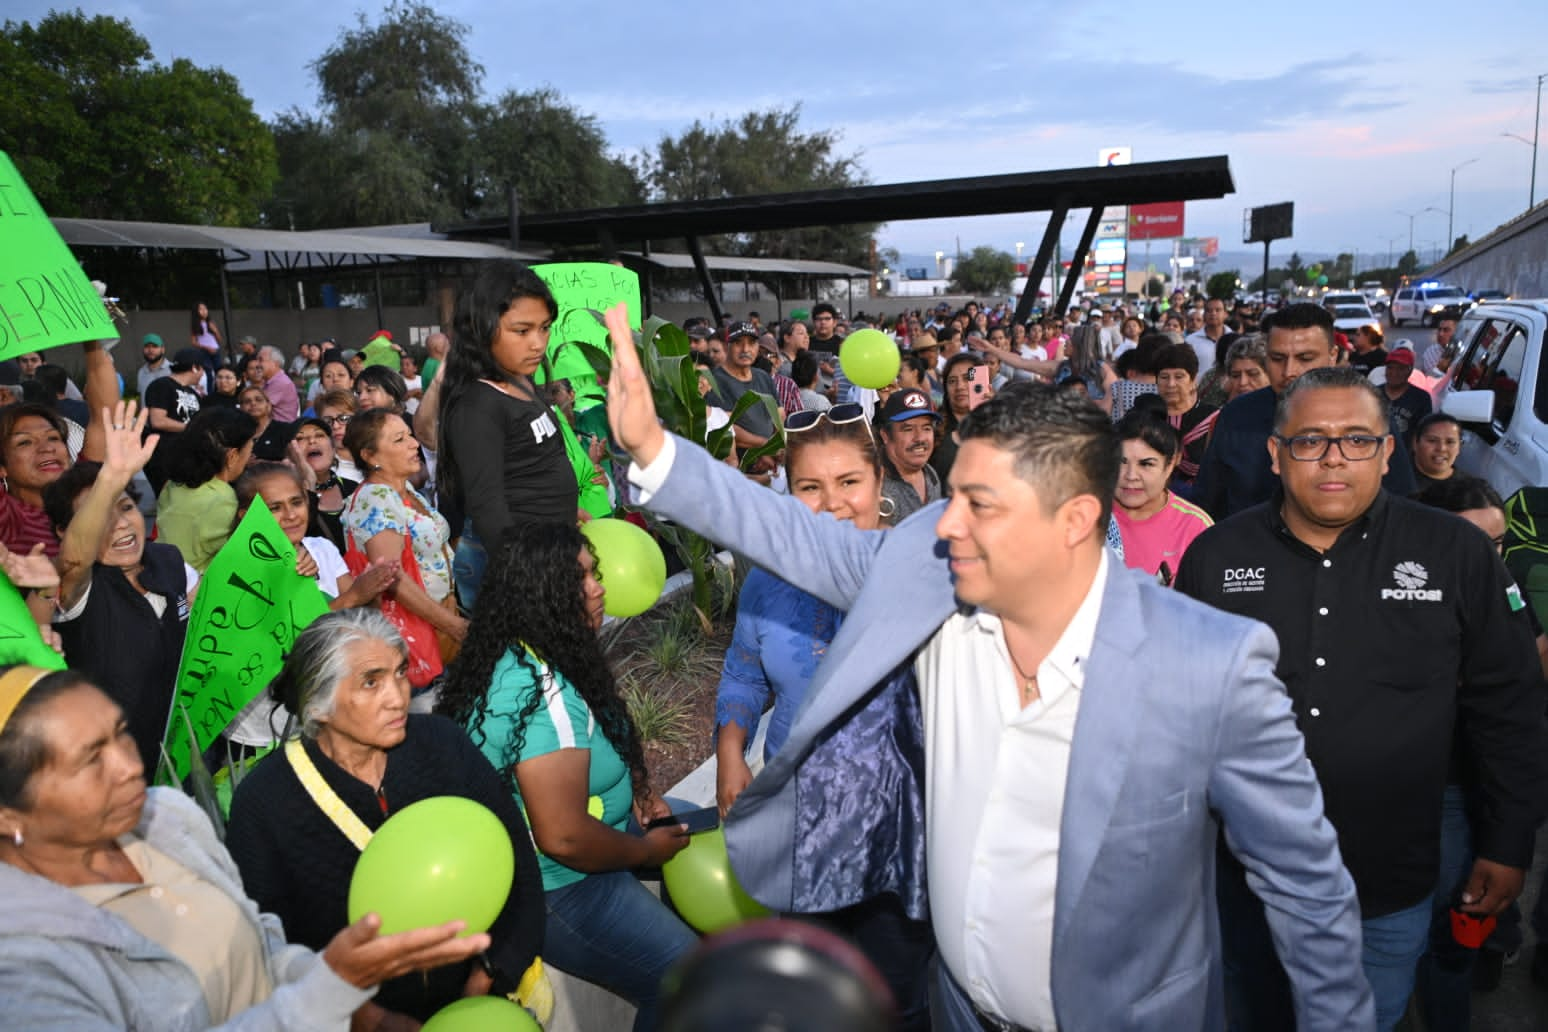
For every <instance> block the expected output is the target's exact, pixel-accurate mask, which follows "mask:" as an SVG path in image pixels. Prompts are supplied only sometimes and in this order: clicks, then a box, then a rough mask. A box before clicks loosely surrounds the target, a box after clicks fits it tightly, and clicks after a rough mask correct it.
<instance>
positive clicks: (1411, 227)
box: [1398, 205, 1445, 251]
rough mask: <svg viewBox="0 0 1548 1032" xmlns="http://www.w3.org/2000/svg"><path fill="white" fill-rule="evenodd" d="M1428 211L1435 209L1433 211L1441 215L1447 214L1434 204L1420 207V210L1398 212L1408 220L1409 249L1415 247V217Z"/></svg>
mask: <svg viewBox="0 0 1548 1032" xmlns="http://www.w3.org/2000/svg"><path fill="white" fill-rule="evenodd" d="M1427 211H1433V212H1435V213H1437V214H1440V215H1444V214H1445V212H1443V211H1441V209H1439V208H1436V207H1434V206H1433V205H1432V206H1431V207H1428V208H1420V209H1419V210H1418V211H1400V212H1398V214H1399V215H1401V216H1403V217H1404V218H1405V219H1407V220H1408V249H1409V250H1410V251H1412V250H1413V249H1414V219H1417V218H1418V217H1419V216H1421V215H1423V214H1424V213H1425V212H1427Z"/></svg>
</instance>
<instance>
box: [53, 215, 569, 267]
mask: <svg viewBox="0 0 1548 1032" xmlns="http://www.w3.org/2000/svg"><path fill="white" fill-rule="evenodd" d="M51 221H52V222H53V223H54V228H55V229H57V230H59V235H60V236H62V237H64V239H65V243H67V244H70V245H71V246H79V247H155V248H166V249H169V250H187V251H220V252H221V253H222V256H223V257H224V256H225V255H226V253H228V252H229V253H230V254H231V255H233V256H235V258H237V259H247V258H251V257H253V256H255V255H259V254H265V253H267V254H269V255H273V256H284V258H283V260H284V262H285V264H286V267H287V268H288V267H291V265H292V264H295V263H299V262H300V261H301V260H303V259H304V258H305V257H307V256H316V257H317V258H318V260H319V261H318V264H321V265H327V266H330V267H331V266H335V265H339V264H342V263H343V262H341V259H358V258H379V259H382V258H384V259H387V260H390V261H406V260H409V259H413V258H451V259H468V258H521V259H527V260H531V261H538V260H540V259H539V258H538V256H536V255H530V254H521V253H518V252H515V251H512V250H511V249H510V248H508V247H503V246H500V245H498V244H487V243H480V242H475V241H468V240H442V239H435V238H431V237H407V236H393V235H388V234H385V233H370V232H362V231H360V230H345V229H323V230H313V231H310V232H304V233H298V232H292V231H288V230H282V229H239V228H236V227H232V226H186V225H178V224H176V223H171V222H115V221H110V220H107V219H53V220H51Z"/></svg>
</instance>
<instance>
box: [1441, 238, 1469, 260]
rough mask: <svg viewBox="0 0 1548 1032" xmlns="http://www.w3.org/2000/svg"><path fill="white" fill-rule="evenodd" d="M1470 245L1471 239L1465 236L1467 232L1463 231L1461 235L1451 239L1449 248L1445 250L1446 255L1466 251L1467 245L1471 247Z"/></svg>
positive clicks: (1449, 255) (1448, 256)
mask: <svg viewBox="0 0 1548 1032" xmlns="http://www.w3.org/2000/svg"><path fill="white" fill-rule="evenodd" d="M1472 246H1473V243H1472V241H1471V240H1469V239H1468V238H1467V234H1466V233H1463V234H1462V235H1461V236H1459V237H1457V238H1456V239H1455V240H1453V241H1452V242H1451V250H1449V251H1447V252H1446V257H1447V258H1450V257H1451V256H1452V255H1454V254H1456V253H1457V252H1458V251H1466V250H1467V249H1468V248H1469V247H1472Z"/></svg>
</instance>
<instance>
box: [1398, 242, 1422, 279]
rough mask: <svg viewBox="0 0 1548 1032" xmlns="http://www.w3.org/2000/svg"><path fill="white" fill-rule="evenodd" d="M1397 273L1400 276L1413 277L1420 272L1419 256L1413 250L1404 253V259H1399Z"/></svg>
mask: <svg viewBox="0 0 1548 1032" xmlns="http://www.w3.org/2000/svg"><path fill="white" fill-rule="evenodd" d="M1397 271H1398V275H1399V276H1412V275H1413V274H1414V273H1416V272H1418V271H1419V255H1417V254H1416V253H1414V251H1413V250H1412V249H1409V250H1407V251H1404V252H1403V257H1401V258H1399V259H1398V263H1397Z"/></svg>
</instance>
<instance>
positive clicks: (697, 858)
mask: <svg viewBox="0 0 1548 1032" xmlns="http://www.w3.org/2000/svg"><path fill="white" fill-rule="evenodd" d="M661 879H662V881H664V882H666V887H667V891H668V892H670V893H671V894H672V905H673V906H674V907H676V908H677V912H678V913H679V914H681V915H682V916H683V920H684V921H687V922H688V923H689V924H690V925H692V926H693V927H695V928H697V929H698V930H699V931H701V932H705V933H712V932H719V931H724V930H725V929H727V928H730V927H732V926H733V925H739V924H741V923H742V922H743V921H751V920H752V919H753V918H756V917H768V916H769V910H768V908H767V907H765V906H763V904H761V903H759V902H758V901H757V900H755V899H753V898H752V897H751V896H749V895H748V894H747V890H746V889H744V888H742V886H741V885H740V884H739V883H738V882H737V880H736V875H735V874H734V873H732V871H731V859H730V857H728V856H727V855H726V836H725V832H724V831H722V830H721V829H720V828H715V829H713V830H711V831H701V832H699V833H698V834H697V835H694V836H693V837H692V838H690V839H689V840H688V846H687V848H686V849H684V850H683V851H682V852H680V853H678V854H677V855H676V856H674V857H673V858H672V859H670V860H668V861H667V862H666V863H664V864H662V865H661Z"/></svg>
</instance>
